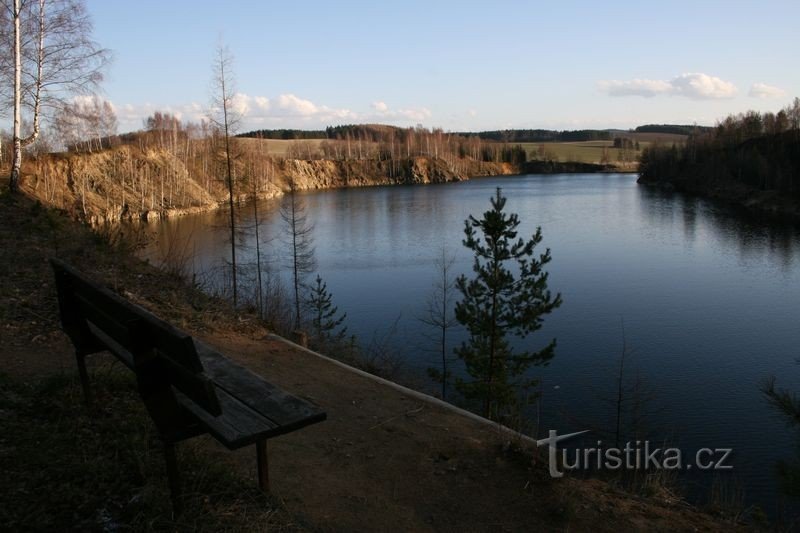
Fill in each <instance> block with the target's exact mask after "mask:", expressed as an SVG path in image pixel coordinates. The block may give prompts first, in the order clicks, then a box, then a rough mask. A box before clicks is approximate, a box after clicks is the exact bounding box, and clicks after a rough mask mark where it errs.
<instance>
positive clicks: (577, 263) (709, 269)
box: [151, 175, 800, 515]
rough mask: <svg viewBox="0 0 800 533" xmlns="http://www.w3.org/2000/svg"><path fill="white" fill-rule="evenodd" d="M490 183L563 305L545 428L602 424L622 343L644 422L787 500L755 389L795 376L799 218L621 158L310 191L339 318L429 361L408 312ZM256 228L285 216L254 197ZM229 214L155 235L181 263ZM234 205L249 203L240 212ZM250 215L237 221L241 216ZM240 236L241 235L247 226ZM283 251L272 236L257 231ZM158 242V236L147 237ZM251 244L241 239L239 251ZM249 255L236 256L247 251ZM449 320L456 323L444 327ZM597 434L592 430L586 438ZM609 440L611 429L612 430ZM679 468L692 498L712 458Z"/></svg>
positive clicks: (208, 255) (197, 252) (788, 450)
mask: <svg viewBox="0 0 800 533" xmlns="http://www.w3.org/2000/svg"><path fill="white" fill-rule="evenodd" d="M496 187H502V188H503V192H504V194H505V195H506V196H507V197H508V198H509V200H508V204H507V209H508V210H510V211H514V212H517V213H519V215H520V219H521V220H522V226H521V230H522V231H521V233H522V234H523V235H529V234H531V233H532V232H533V231H534V230H535V227H536V226H539V225H540V226H541V227H542V231H543V234H544V242H543V246H547V247H550V248H551V250H552V256H553V261H552V262H551V263H550V265H549V268H548V270H549V272H550V288H551V289H552V290H553V291H554V292H555V291H560V292H561V294H562V296H563V299H564V304H563V305H562V306H561V308H559V309H557V310H556V311H555V312H554V313H553V314H551V315H550V316H549V317H548V318H547V319H546V321H545V326H544V328H543V329H542V330H541V331H540V332H539V333H537V334H535V335H533V336H531V337H529V339H528V340H529V342H530V343H531V344H530V346H532V347H535V346H538V345H543V344H544V343H545V341H546V339H550V338H552V337H556V338H557V339H558V347H557V352H556V356H555V358H554V359H553V361H552V363H551V364H550V365H549V366H548V367H545V368H537V369H535V371H534V374H535V375H537V376H538V377H540V378H541V379H542V389H543V400H542V412H541V417H542V422H541V426H540V427H541V428H542V432H544V431H545V430H547V429H557V430H559V432H560V433H562V432H568V431H576V430H582V429H587V428H589V427H606V428H609V427H612V425H613V416H612V408H611V406H610V405H609V404H608V403H607V402H605V401H603V399H602V398H604V397H610V396H611V395H612V394H613V391H614V390H615V386H616V382H615V380H616V365H617V364H618V358H619V354H620V352H621V349H622V326H621V323H623V322H624V331H625V338H626V340H627V344H628V346H629V348H631V349H632V353H631V355H630V356H629V359H628V362H627V363H626V364H627V368H628V373H627V376H628V377H627V380H628V381H629V382H632V381H633V379H634V376H635V375H636V374H638V375H639V376H640V377H641V378H642V380H643V381H644V382H646V384H647V388H648V392H649V396H650V397H652V399H651V400H649V401H648V402H647V409H648V410H649V411H652V412H653V413H654V414H653V415H651V417H650V419H649V420H648V421H646V422H645V427H646V428H647V429H649V430H650V431H651V432H652V433H654V434H655V435H657V437H658V438H660V439H666V441H667V442H668V444H669V445H671V446H678V447H680V448H681V449H682V450H683V452H684V454H685V455H684V457H689V456H691V457H693V455H694V452H695V450H697V449H698V448H701V447H709V448H733V449H734V454H733V457H732V460H731V461H730V462H731V463H732V464H733V465H734V472H733V474H732V475H727V476H726V477H724V478H723V479H725V480H726V482H727V483H728V484H729V485H730V484H731V483H733V484H736V483H738V484H741V486H742V487H743V489H744V492H745V498H746V501H747V502H748V503H759V504H760V505H761V506H762V507H763V508H764V509H765V510H766V511H767V512H768V513H770V514H773V515H774V514H775V513H777V512H778V510H779V507H780V506H781V505H782V503H781V502H782V499H783V498H782V497H781V496H780V493H779V492H778V491H777V489H776V480H775V476H774V463H775V462H776V461H777V460H779V459H781V458H783V459H791V458H792V457H793V453H794V449H795V444H796V442H797V441H796V438H795V434H794V433H792V432H791V431H790V430H787V427H786V425H785V424H784V423H783V421H782V420H781V419H780V418H779V417H778V416H777V415H776V413H775V412H774V411H773V410H772V409H771V408H770V407H769V406H767V405H766V404H765V402H764V401H763V399H762V397H761V395H760V393H759V389H758V387H759V384H760V383H761V382H762V381H763V380H764V379H765V378H767V377H768V376H770V375H775V376H777V377H778V379H779V384H780V385H783V386H786V387H789V388H792V389H794V390H798V391H800V364H798V363H796V362H795V360H796V359H798V358H800V313H799V311H800V232H799V231H798V230H797V229H796V228H792V227H786V226H774V225H767V224H764V223H760V222H756V221H752V220H749V219H748V218H746V217H744V216H743V215H742V214H741V213H736V212H732V211H731V210H729V209H727V208H724V207H721V206H718V205H715V204H711V203H708V202H705V201H702V200H697V199H692V198H687V197H684V196H681V195H676V194H667V193H662V192H657V191H654V190H651V189H648V188H644V187H640V186H637V185H636V183H635V177H634V176H632V175H556V176H535V175H531V176H522V177H503V178H484V179H476V180H472V181H469V182H464V183H458V184H447V185H430V186H411V187H380V188H368V189H350V190H339V191H325V192H318V193H309V194H304V195H303V197H304V199H305V201H306V202H307V205H308V209H309V212H310V214H311V218H313V220H314V222H315V224H316V229H315V240H316V254H317V260H318V263H319V265H318V269H319V272H320V274H321V275H322V277H323V278H324V279H325V280H326V281H327V283H328V288H329V290H330V291H331V292H332V293H333V296H334V301H335V303H336V305H338V306H339V308H340V310H343V311H346V312H347V316H348V321H347V324H348V327H349V331H350V332H352V333H355V334H356V335H357V336H358V337H359V339H361V341H362V342H365V343H366V342H369V341H370V340H372V339H382V338H384V337H386V336H387V334H388V333H389V331H390V329H392V327H391V326H392V324H393V323H396V328H395V331H394V333H393V334H392V335H391V336H389V338H388V340H387V342H388V343H389V345H391V346H392V347H393V349H394V350H396V351H397V352H398V353H400V354H402V356H403V357H404V359H405V360H406V362H407V367H408V368H409V369H410V370H411V371H412V372H416V373H417V374H418V375H420V376H422V375H423V374H424V369H425V368H426V367H428V366H433V365H435V364H436V361H437V355H436V353H435V351H434V350H435V345H434V343H432V342H428V341H426V340H425V338H424V336H423V335H421V333H422V332H429V330H426V329H425V326H422V325H421V324H420V322H419V321H418V320H417V317H419V316H421V314H422V313H423V311H424V308H425V301H426V298H427V297H428V295H429V294H430V291H431V286H432V283H433V281H434V278H435V276H436V275H437V269H436V265H435V263H436V258H437V257H438V256H439V255H440V254H441V250H442V247H447V249H448V251H449V252H450V253H452V254H453V255H454V256H455V257H456V268H455V271H456V272H458V273H461V272H464V273H469V270H470V265H471V256H470V255H469V251H468V250H466V249H465V248H463V247H462V246H461V239H462V238H463V225H464V219H465V218H466V217H467V216H468V215H470V214H474V215H476V216H479V215H480V214H481V213H482V212H483V211H485V210H486V209H488V207H489V202H488V199H489V197H490V196H492V195H493V193H494V190H495V188H496ZM260 208H261V210H262V213H263V215H264V218H265V219H266V220H265V225H264V227H263V228H262V231H263V232H264V234H265V235H277V234H278V233H279V232H280V226H281V223H280V218H279V216H278V214H277V208H278V203H276V202H264V203H262V204H261V207H260ZM224 217H225V214H224V213H216V214H208V215H203V216H197V217H193V218H184V219H179V220H175V221H170V222H167V223H164V224H161V225H160V226H158V227H157V231H158V233H159V234H160V237H159V242H158V246H159V247H160V249H161V252H163V250H165V249H166V248H167V247H168V243H169V242H170V241H173V242H177V241H176V240H175V239H176V238H177V239H178V240H181V241H183V240H187V239H188V240H189V242H191V244H190V245H188V246H187V247H185V251H186V253H191V254H192V256H193V257H192V259H191V261H190V262H189V263H190V266H189V268H191V269H193V270H194V271H196V272H200V271H203V270H208V269H209V268H210V267H211V266H212V265H214V264H218V263H219V262H220V261H221V260H222V259H223V258H226V257H227V252H228V245H227V244H225V242H224V229H223V230H220V229H216V230H214V229H210V228H212V226H217V227H218V228H224V220H225V219H224ZM245 218H246V216H245ZM243 222H246V220H243ZM250 240H251V241H252V239H250ZM267 247H268V248H269V249H271V250H272V253H273V256H275V257H276V260H278V259H277V256H278V255H279V252H278V251H276V250H279V248H280V247H281V245H280V244H279V242H278V241H277V240H275V241H273V243H272V244H271V245H267ZM151 253H152V254H157V253H159V252H158V250H155V249H154V250H151ZM241 253H242V254H243V255H247V254H248V252H246V251H243V252H241ZM246 260H247V259H242V258H240V261H242V262H244V261H246ZM459 336H460V334H459V333H458V332H456V333H454V334H453V339H454V342H455V341H456V340H457V338H458V337H459ZM595 438H597V437H595ZM606 441H607V439H606ZM690 474H691V475H684V476H683V477H682V483H683V484H684V485H685V487H686V489H687V490H688V492H689V493H690V494H693V495H695V497H696V499H698V500H699V501H700V502H702V501H703V499H704V498H705V496H704V495H703V490H700V489H698V488H697V487H707V486H708V485H709V484H711V483H712V479H713V478H714V476H713V475H712V474H710V473H705V472H704V473H696V472H695V473H693V474H692V473H690Z"/></svg>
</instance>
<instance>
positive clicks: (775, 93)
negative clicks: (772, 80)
mask: <svg viewBox="0 0 800 533" xmlns="http://www.w3.org/2000/svg"><path fill="white" fill-rule="evenodd" d="M747 95H748V96H751V97H753V98H782V97H784V96H786V91H784V90H783V89H781V88H780V87H775V86H772V85H767V84H766V83H754V84H753V86H752V87H750V92H748V93H747Z"/></svg>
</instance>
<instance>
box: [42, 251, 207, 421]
mask: <svg viewBox="0 0 800 533" xmlns="http://www.w3.org/2000/svg"><path fill="white" fill-rule="evenodd" d="M50 263H51V264H52V266H53V271H54V273H55V279H56V288H57V291H58V304H59V308H60V312H61V324H62V326H63V328H64V331H65V332H66V333H67V335H69V337H70V339H71V340H72V342H73V344H74V345H75V347H76V349H77V350H78V352H81V353H82V354H89V353H94V352H98V351H102V350H109V351H111V352H112V353H114V354H115V355H116V356H117V357H118V358H119V359H120V360H121V361H122V362H123V363H125V364H126V365H127V366H129V367H130V368H131V369H132V370H133V371H134V372H136V374H137V378H138V381H139V384H140V389H142V387H143V384H149V385H144V386H145V387H146V386H152V387H158V386H159V384H160V385H164V384H168V385H169V386H171V387H174V388H175V389H177V390H178V391H180V392H181V393H183V394H184V395H186V396H187V397H188V398H189V399H191V400H192V401H193V402H194V403H196V404H197V405H199V406H201V407H202V408H203V409H205V410H206V411H207V412H208V413H209V414H211V415H213V416H217V415H219V414H220V413H221V409H220V405H219V400H218V398H217V396H216V393H215V392H214V385H213V383H212V382H211V380H210V379H209V378H208V376H206V375H205V374H204V373H203V365H202V364H201V362H200V358H199V357H198V355H197V350H196V348H195V345H194V341H193V340H192V338H191V337H190V336H189V335H187V334H186V333H184V332H182V331H180V330H178V329H177V328H174V327H173V326H171V325H170V324H168V323H166V322H164V321H163V320H161V319H160V318H158V317H156V316H155V315H153V314H152V313H150V312H148V311H146V310H145V309H143V308H141V307H139V306H138V305H135V304H132V303H131V302H129V301H127V300H125V299H124V298H121V297H120V296H118V295H117V294H115V293H113V292H111V291H110V290H108V289H106V288H105V287H102V286H100V285H98V284H97V283H94V282H93V281H91V280H90V279H88V278H87V277H86V276H85V275H84V274H82V273H81V272H79V271H78V270H76V269H75V268H73V267H71V266H70V265H68V264H66V263H65V262H63V261H61V260H59V259H51V260H50ZM143 392H144V391H143Z"/></svg>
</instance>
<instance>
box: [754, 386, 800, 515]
mask: <svg viewBox="0 0 800 533" xmlns="http://www.w3.org/2000/svg"><path fill="white" fill-rule="evenodd" d="M761 392H762V393H763V394H764V396H765V397H766V399H767V401H768V402H769V403H770V404H771V405H772V406H773V407H774V408H776V409H777V410H778V412H779V413H780V414H781V415H782V416H783V418H784V420H786V423H787V424H788V425H789V426H790V427H793V428H797V427H800V398H798V397H797V395H796V394H794V393H793V392H791V391H789V390H786V389H779V388H777V387H776V386H775V378H774V377H772V378H770V379H769V380H767V381H766V382H765V383H764V384H763V385H762V387H761ZM798 455H799V456H800V452H798ZM776 466H777V467H776V470H777V473H778V478H779V480H780V486H781V490H782V491H783V493H784V494H786V495H788V496H791V497H792V498H795V499H800V457H795V458H794V459H790V460H788V461H787V460H780V461H778V464H777V465H776Z"/></svg>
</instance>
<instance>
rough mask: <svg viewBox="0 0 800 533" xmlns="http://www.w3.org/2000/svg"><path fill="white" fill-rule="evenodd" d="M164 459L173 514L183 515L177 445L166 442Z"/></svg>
mask: <svg viewBox="0 0 800 533" xmlns="http://www.w3.org/2000/svg"><path fill="white" fill-rule="evenodd" d="M164 457H165V458H166V462H167V479H168V480H169V493H170V498H171V499H172V513H173V514H174V515H176V516H177V515H179V514H180V513H181V480H180V477H179V476H178V460H177V459H176V457H175V443H174V442H172V441H169V440H165V441H164Z"/></svg>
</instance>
